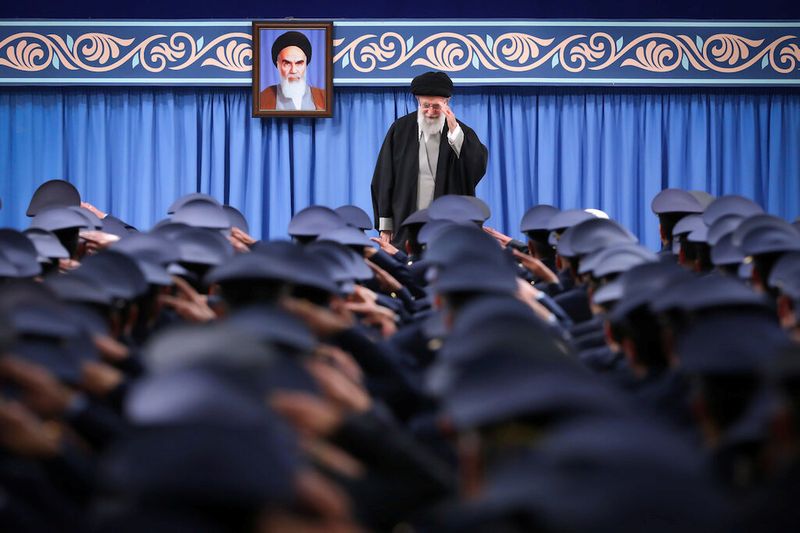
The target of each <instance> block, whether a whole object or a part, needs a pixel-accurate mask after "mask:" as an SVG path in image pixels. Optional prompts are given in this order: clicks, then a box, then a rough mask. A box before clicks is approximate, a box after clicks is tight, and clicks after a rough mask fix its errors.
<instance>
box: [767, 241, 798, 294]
mask: <svg viewBox="0 0 800 533" xmlns="http://www.w3.org/2000/svg"><path fill="white" fill-rule="evenodd" d="M769 286H770V287H774V288H776V289H778V290H780V291H781V292H782V293H784V294H786V295H787V296H789V297H790V298H793V299H795V300H800V252H789V253H787V254H784V255H783V256H781V258H780V259H778V260H777V261H776V262H775V265H774V266H773V267H772V270H771V271H770V273H769Z"/></svg>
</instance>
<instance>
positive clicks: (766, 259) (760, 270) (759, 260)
mask: <svg viewBox="0 0 800 533" xmlns="http://www.w3.org/2000/svg"><path fill="white" fill-rule="evenodd" d="M782 255H783V252H776V253H771V254H761V255H757V256H754V257H753V270H754V271H755V272H756V275H757V276H758V277H759V279H760V280H761V283H762V284H763V285H764V288H765V290H766V291H767V294H769V296H770V298H772V299H773V300H777V299H778V293H779V291H778V289H776V288H774V287H770V286H769V284H768V283H767V280H768V279H769V275H770V273H771V272H772V269H773V268H774V267H775V263H777V262H778V259H780V258H781V256H782Z"/></svg>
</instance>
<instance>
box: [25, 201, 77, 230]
mask: <svg viewBox="0 0 800 533" xmlns="http://www.w3.org/2000/svg"><path fill="white" fill-rule="evenodd" d="M30 227H32V228H40V229H45V230H47V231H58V230H62V229H70V228H82V229H91V228H90V223H89V221H88V219H87V218H86V217H85V216H83V214H81V213H78V212H75V211H73V210H72V209H69V208H67V207H49V208H46V209H42V210H39V211H37V213H36V215H34V217H33V219H32V220H31V225H30Z"/></svg>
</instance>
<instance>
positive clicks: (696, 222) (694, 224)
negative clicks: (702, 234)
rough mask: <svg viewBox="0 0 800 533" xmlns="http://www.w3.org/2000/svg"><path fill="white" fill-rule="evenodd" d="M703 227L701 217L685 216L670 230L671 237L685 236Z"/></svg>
mask: <svg viewBox="0 0 800 533" xmlns="http://www.w3.org/2000/svg"><path fill="white" fill-rule="evenodd" d="M702 227H705V223H704V222H703V217H702V215H697V214H695V215H687V216H685V217H683V218H682V219H680V220H679V221H678V223H677V224H675V227H674V228H672V236H673V237H678V236H680V235H687V234H689V233H691V232H693V231H695V230H696V229H699V228H702Z"/></svg>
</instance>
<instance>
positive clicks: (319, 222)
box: [288, 205, 346, 237]
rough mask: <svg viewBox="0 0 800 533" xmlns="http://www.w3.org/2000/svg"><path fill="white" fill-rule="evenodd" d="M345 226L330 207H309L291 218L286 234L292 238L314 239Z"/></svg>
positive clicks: (342, 220)
mask: <svg viewBox="0 0 800 533" xmlns="http://www.w3.org/2000/svg"><path fill="white" fill-rule="evenodd" d="M345 224H346V222H345V221H344V219H343V218H342V217H341V216H339V214H338V213H336V211H334V210H333V209H331V208H330V207H325V206H323V205H311V206H309V207H306V208H305V209H303V210H301V211H299V212H298V213H297V214H296V215H294V216H293V217H292V219H291V220H290V221H289V229H288V233H289V235H291V236H292V237H316V236H318V235H319V234H320V233H323V232H325V231H328V230H331V229H333V228H338V227H341V226H344V225H345Z"/></svg>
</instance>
